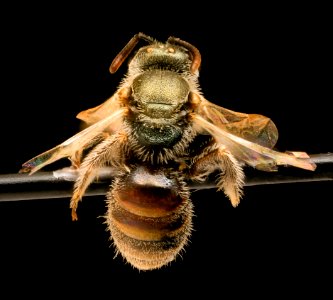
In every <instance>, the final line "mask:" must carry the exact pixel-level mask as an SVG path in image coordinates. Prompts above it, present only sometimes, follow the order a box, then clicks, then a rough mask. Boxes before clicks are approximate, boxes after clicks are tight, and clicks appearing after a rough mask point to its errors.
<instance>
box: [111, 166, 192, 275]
mask: <svg viewBox="0 0 333 300" xmlns="http://www.w3.org/2000/svg"><path fill="white" fill-rule="evenodd" d="M142 172H144V173H142ZM137 175H140V178H141V179H142V177H141V176H143V175H144V176H145V180H144V182H145V183H144V182H142V183H141V182H140V180H139V179H137ZM147 176H148V177H147ZM147 183H148V185H147ZM108 200H109V203H108V214H107V224H108V227H109V230H110V232H111V237H112V239H113V242H114V245H115V246H116V249H117V250H118V252H120V253H121V254H122V256H123V257H124V258H125V259H126V260H127V261H128V262H129V263H130V264H132V265H133V266H134V267H136V268H138V269H140V270H151V269H156V268H160V267H162V266H163V265H166V264H168V263H169V262H171V261H173V260H174V259H175V258H176V256H177V255H178V254H179V252H180V251H181V250H182V249H183V248H184V246H185V244H186V242H187V239H188V237H189V235H190V232H191V228H192V214H193V213H192V203H191V202H190V200H189V198H188V193H187V191H185V190H184V187H183V183H182V182H179V180H177V179H175V178H170V177H167V176H166V175H165V174H164V173H161V172H159V173H158V174H156V173H151V172H150V171H148V170H147V169H140V170H139V169H136V170H135V171H134V172H133V173H131V174H129V175H126V176H124V178H118V179H117V180H116V181H115V182H114V184H113V186H112V189H111V191H110V192H109V193H108Z"/></svg>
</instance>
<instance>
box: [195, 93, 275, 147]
mask: <svg viewBox="0 0 333 300" xmlns="http://www.w3.org/2000/svg"><path fill="white" fill-rule="evenodd" d="M200 98H201V102H200V105H199V107H198V114H199V115H200V116H202V117H203V118H204V119H206V120H207V121H209V122H211V123H213V124H214V125H216V126H217V127H219V128H221V129H224V130H226V131H228V132H230V133H232V134H234V135H236V136H238V137H241V138H243V139H245V140H248V141H251V142H253V143H257V144H259V145H262V146H265V147H268V148H273V147H274V146H275V144H276V142H277V140H278V130H277V128H276V126H275V124H274V123H273V121H272V120H271V119H269V118H267V117H265V116H263V115H258V114H244V113H239V112H235V111H232V110H229V109H226V108H223V107H221V106H218V105H215V104H213V103H211V102H209V101H208V100H206V99H204V98H203V97H200Z"/></svg>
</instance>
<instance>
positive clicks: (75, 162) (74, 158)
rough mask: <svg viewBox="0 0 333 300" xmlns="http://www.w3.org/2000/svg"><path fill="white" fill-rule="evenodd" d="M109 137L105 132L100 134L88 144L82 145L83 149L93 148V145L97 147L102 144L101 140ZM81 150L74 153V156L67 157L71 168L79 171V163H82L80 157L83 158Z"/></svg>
mask: <svg viewBox="0 0 333 300" xmlns="http://www.w3.org/2000/svg"><path fill="white" fill-rule="evenodd" d="M109 136H110V134H109V133H107V132H102V133H101V134H99V135H97V136H96V137H94V138H93V139H92V140H91V141H89V143H87V144H86V145H84V148H83V149H88V148H90V147H93V146H94V145H97V144H98V143H100V142H102V141H103V140H105V139H107V138H108V137H109ZM83 149H80V150H78V151H75V153H74V155H72V156H71V157H69V160H70V161H71V164H72V168H74V169H79V168H80V165H81V162H82V156H83Z"/></svg>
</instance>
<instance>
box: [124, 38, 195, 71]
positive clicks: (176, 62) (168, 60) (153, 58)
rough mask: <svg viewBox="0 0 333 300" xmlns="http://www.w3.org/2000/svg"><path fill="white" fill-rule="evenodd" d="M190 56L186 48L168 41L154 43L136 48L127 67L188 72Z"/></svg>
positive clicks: (143, 69)
mask: <svg viewBox="0 0 333 300" xmlns="http://www.w3.org/2000/svg"><path fill="white" fill-rule="evenodd" d="M191 63H192V61H191V58H190V56H189V53H188V51H187V50H186V49H184V48H182V47H179V46H176V45H172V44H169V43H166V44H162V43H156V44H152V45H149V46H146V47H142V48H141V49H139V50H138V52H137V53H136V55H135V56H134V57H133V59H132V60H131V62H130V64H129V69H130V70H131V69H140V70H142V71H148V70H154V69H164V70H170V71H173V72H177V73H189V72H190V67H191Z"/></svg>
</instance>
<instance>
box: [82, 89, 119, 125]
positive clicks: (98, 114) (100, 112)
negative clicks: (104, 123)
mask: <svg viewBox="0 0 333 300" xmlns="http://www.w3.org/2000/svg"><path fill="white" fill-rule="evenodd" d="M117 100H118V95H117V94H114V95H113V96H112V97H110V98H109V99H108V100H106V101H105V102H104V103H102V104H100V105H98V106H96V107H93V108H89V109H87V110H84V111H81V112H80V113H78V114H77V116H76V117H77V118H78V119H80V120H82V121H83V122H85V124H86V126H90V125H92V124H95V123H96V122H98V121H100V120H103V119H104V118H106V117H107V116H108V115H110V112H111V113H112V112H114V111H117V110H118V109H120V104H119V101H117Z"/></svg>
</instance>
